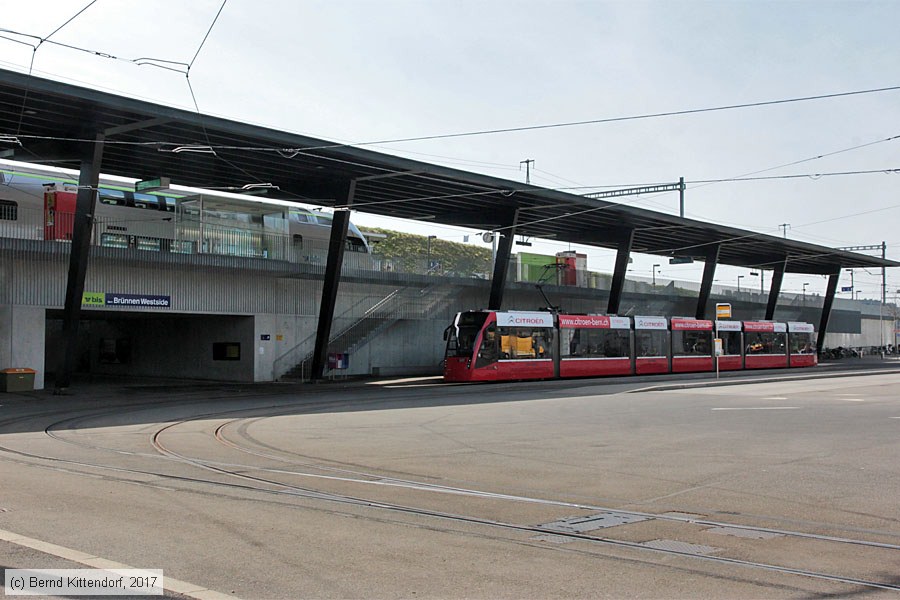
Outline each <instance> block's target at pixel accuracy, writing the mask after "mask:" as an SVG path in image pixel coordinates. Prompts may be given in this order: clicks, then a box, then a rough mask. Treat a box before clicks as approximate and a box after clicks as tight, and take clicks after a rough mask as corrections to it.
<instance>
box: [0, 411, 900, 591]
mask: <svg viewBox="0 0 900 600" xmlns="http://www.w3.org/2000/svg"><path fill="white" fill-rule="evenodd" d="M173 402H180V401H173ZM299 404H302V405H303V406H302V408H303V409H305V410H304V412H303V414H312V413H313V412H315V411H316V410H317V409H320V408H321V409H333V408H334V406H335V404H334V403H333V402H322V403H310V402H300V403H288V404H285V403H279V404H272V405H269V406H266V407H259V406H255V407H250V408H240V409H227V410H221V411H213V412H208V413H201V414H195V415H192V416H190V417H188V418H184V419H180V420H177V421H173V422H171V423H169V424H167V425H165V426H163V427H159V428H157V429H156V430H155V431H154V432H153V433H152V436H151V438H150V443H151V446H152V448H153V449H154V450H155V451H156V452H157V453H159V454H156V453H152V452H147V453H144V452H135V451H130V450H123V449H116V448H109V447H104V446H99V445H96V444H87V443H85V442H81V441H77V440H71V439H68V438H67V437H66V436H62V435H59V433H57V430H59V429H61V428H62V427H64V426H72V425H74V424H76V423H83V422H85V421H88V420H90V419H97V418H104V417H108V416H121V415H122V414H123V412H125V411H141V410H146V409H148V408H154V407H158V406H159V405H160V403H157V402H152V403H146V404H145V405H133V406H129V407H126V408H125V409H123V408H116V409H113V410H103V411H94V412H91V413H88V414H78V415H74V416H72V415H71V411H46V412H43V413H39V414H32V415H27V416H25V417H23V419H28V420H32V419H36V418H46V417H53V416H63V415H66V414H68V415H70V416H68V417H67V418H64V419H57V420H55V421H53V422H51V423H50V424H48V425H46V426H45V427H44V434H45V435H46V436H48V437H49V438H51V439H53V440H55V441H57V442H59V443H63V444H74V445H76V446H80V447H82V448H86V449H91V450H96V451H101V452H112V453H116V454H123V455H130V456H137V457H144V458H149V457H155V458H157V459H160V458H162V459H170V460H172V461H173V463H178V464H187V465H191V466H193V467H195V468H200V469H204V470H207V471H210V472H213V473H216V474H218V475H221V476H223V477H225V478H227V479H232V481H230V482H229V481H218V480H215V479H204V478H198V477H192V476H184V475H176V474H172V473H164V472H159V471H158V470H146V469H134V468H127V467H120V466H115V465H110V464H104V463H98V462H88V461H77V460H71V459H65V458H60V457H53V456H46V455H39V454H34V453H27V452H22V451H19V450H15V449H12V448H8V447H3V446H0V451H2V452H4V453H7V454H12V455H18V456H20V457H22V458H29V459H35V460H42V461H51V462H54V463H59V464H66V465H68V466H71V467H82V468H89V469H98V470H102V471H111V472H114V473H119V474H122V475H131V476H134V475H141V476H153V477H160V478H163V479H171V480H176V481H181V482H183V483H189V484H201V485H209V486H219V487H222V486H224V487H225V488H228V489H232V490H241V491H244V492H256V493H265V494H270V495H276V496H289V497H295V498H296V497H300V498H305V499H310V500H317V501H325V502H334V503H340V504H346V505H353V506H357V507H364V508H370V509H377V510H386V511H391V512H394V513H402V514H407V515H415V516H419V517H426V518H433V519H440V520H443V521H449V522H456V523H460V524H463V523H465V524H469V525H478V526H484V527H488V528H493V529H501V530H506V531H516V532H521V533H529V534H533V535H553V536H557V537H563V538H568V539H572V540H578V541H582V542H588V543H591V544H598V545H603V546H607V547H618V548H628V549H632V550H637V551H640V552H651V553H654V554H657V555H660V554H661V555H671V556H680V557H685V558H689V559H692V560H699V561H704V562H712V563H718V564H726V565H732V566H736V567H742V568H751V569H758V570H767V571H772V572H778V573H783V574H788V575H796V576H803V577H809V578H814V579H820V580H827V581H831V582H835V583H841V584H848V585H856V586H863V587H867V588H873V589H883V590H891V591H900V585H896V584H893V583H888V582H880V581H871V580H868V579H864V578H856V577H850V576H845V575H839V574H831V573H823V572H817V571H813V570H808V569H798V568H793V567H788V566H782V565H776V564H768V563H764V562H759V561H750V560H742V559H736V558H729V557H725V556H698V555H696V554H693V553H689V552H682V551H678V550H671V549H656V548H648V547H646V546H644V545H641V544H639V543H636V542H630V541H627V540H620V539H615V538H611V537H602V536H596V535H587V534H584V533H573V532H560V531H558V530H555V529H550V528H546V527H541V526H538V525H531V524H523V523H514V522H506V521H502V520H497V519H488V518H483V517H479V516H474V515H465V514H457V513H451V512H445V511H439V510H433V509H429V508H425V507H420V506H410V505H405V504H400V503H393V502H385V501H379V500H374V499H370V498H365V497H361V496H357V495H350V494H340V493H335V492H328V491H322V490H318V489H315V488H312V487H304V486H299V485H294V484H291V483H285V482H283V481H278V480H276V479H270V478H268V476H256V475H249V474H247V471H253V472H257V473H263V474H270V475H276V474H277V475H279V476H282V475H290V476H306V477H314V474H309V473H298V472H296V471H287V470H275V469H267V468H264V467H258V466H254V465H246V464H240V463H228V462H224V461H209V460H204V459H198V458H196V457H191V456H188V455H186V454H182V453H180V452H177V451H175V450H173V449H172V448H170V447H168V446H167V445H166V444H165V443H163V441H162V438H163V437H164V436H166V434H167V432H168V433H171V432H172V431H173V430H174V429H175V428H177V427H180V426H183V425H185V424H187V423H192V422H195V421H199V420H203V419H213V418H222V417H223V416H226V415H234V414H236V413H237V414H239V413H241V412H249V411H253V412H257V413H258V412H260V411H261V410H269V411H271V412H270V414H267V415H265V416H260V415H256V416H255V417H252V418H257V419H261V418H271V417H273V416H277V415H278V414H296V411H297V408H299V406H298V405H299ZM347 404H348V405H352V404H358V402H354V401H349V402H347ZM247 419H249V417H239V418H232V419H230V420H228V421H226V422H225V423H222V424H219V425H218V426H216V427H215V429H214V430H213V431H212V434H211V435H212V437H213V438H214V439H215V440H216V442H217V443H219V444H221V445H223V446H226V447H229V448H231V449H232V450H235V451H239V452H243V453H246V454H250V455H256V456H257V457H259V458H264V459H266V460H275V461H278V462H282V463H285V464H288V465H290V466H292V467H303V468H307V469H316V470H319V471H324V472H330V473H332V474H334V475H328V476H316V477H317V478H320V479H333V480H337V481H340V482H342V483H349V484H355V485H362V484H367V485H379V486H397V487H403V488H406V489H413V490H416V491H425V492H430V493H444V494H453V495H457V496H465V497H477V498H481V499H492V500H498V501H510V502H525V503H536V504H542V505H547V506H553V507H561V508H570V509H579V510H588V511H607V512H611V513H615V514H621V515H629V516H640V517H643V518H647V519H656V520H662V521H671V522H677V523H686V524H691V525H702V526H710V527H731V528H738V529H743V530H747V531H757V532H766V533H773V534H778V535H785V536H792V537H798V538H806V539H811V540H815V541H819V542H828V543H837V544H850V545H858V546H866V547H870V548H873V549H878V550H885V551H891V552H893V551H897V550H900V545H896V544H888V543H883V542H875V541H871V540H860V539H853V538H843V537H837V536H824V535H820V534H812V533H807V532H798V531H790V530H782V529H773V528H766V527H755V526H748V525H742V524H734V523H728V522H722V521H713V520H706V519H694V518H689V517H677V516H671V515H658V514H654V513H645V512H639V511H628V510H620V509H616V508H610V507H603V506H595V505H590V504H582V503H573V502H564V501H558V500H552V499H544V498H534V497H528V496H517V495H511V494H499V493H494V492H487V491H482V490H477V489H471V488H462V487H454V486H445V485H438V484H431V483H427V482H421V481H415V480H411V479H404V478H397V477H390V476H388V477H386V476H384V475H383V474H380V473H373V472H366V471H359V470H353V469H345V468H341V467H334V466H330V465H322V464H314V463H297V462H292V461H291V460H289V459H286V458H284V457H279V456H276V455H272V454H270V453H266V452H260V451H259V450H258V449H253V448H247V447H244V446H242V445H240V444H237V443H235V442H234V441H233V440H231V439H229V438H228V437H227V435H226V432H227V431H228V430H229V428H231V427H233V426H234V425H235V424H237V423H241V422H243V421H246V420H247ZM8 424H9V420H6V421H3V422H0V428H2V427H3V426H5V425H8ZM81 474H86V473H81ZM351 476H352V477H351ZM362 478H365V479H362ZM233 479H239V480H242V481H243V482H247V483H235V482H234V481H233ZM131 482H132V483H138V484H139V485H145V484H146V483H144V482H135V481H131ZM548 548H550V549H552V546H549V547H548Z"/></svg>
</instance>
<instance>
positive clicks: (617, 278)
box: [606, 229, 634, 315]
mask: <svg viewBox="0 0 900 600" xmlns="http://www.w3.org/2000/svg"><path fill="white" fill-rule="evenodd" d="M633 243H634V229H628V230H627V231H625V232H624V234H623V235H622V238H621V239H620V240H619V245H618V248H617V249H616V269H615V271H613V277H612V282H610V284H609V303H608V304H607V305H606V314H609V315H615V314H618V313H619V307H620V306H621V304H622V290H623V289H624V288H625V272H626V271H627V270H628V261H629V260H631V245H632V244H633Z"/></svg>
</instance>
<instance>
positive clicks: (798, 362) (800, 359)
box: [791, 353, 819, 367]
mask: <svg viewBox="0 0 900 600" xmlns="http://www.w3.org/2000/svg"><path fill="white" fill-rule="evenodd" d="M817 364H819V357H818V355H816V354H815V353H813V354H791V366H792V367H814V366H816V365H817Z"/></svg>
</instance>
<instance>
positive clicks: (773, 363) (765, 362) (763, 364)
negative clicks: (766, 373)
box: [744, 354, 788, 369]
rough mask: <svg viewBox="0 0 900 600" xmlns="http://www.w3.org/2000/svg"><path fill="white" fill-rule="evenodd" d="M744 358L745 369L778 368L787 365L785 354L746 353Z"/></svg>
mask: <svg viewBox="0 0 900 600" xmlns="http://www.w3.org/2000/svg"><path fill="white" fill-rule="evenodd" d="M744 359H745V362H744V368H746V369H778V368H781V367H786V366H788V364H787V354H748V355H747V356H746V357H744Z"/></svg>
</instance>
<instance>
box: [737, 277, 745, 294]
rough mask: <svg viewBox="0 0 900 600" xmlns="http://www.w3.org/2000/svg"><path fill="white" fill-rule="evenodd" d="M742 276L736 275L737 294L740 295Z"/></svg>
mask: <svg viewBox="0 0 900 600" xmlns="http://www.w3.org/2000/svg"><path fill="white" fill-rule="evenodd" d="M743 278H744V276H743V275H738V294H740V293H741V279H743Z"/></svg>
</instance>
